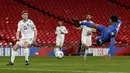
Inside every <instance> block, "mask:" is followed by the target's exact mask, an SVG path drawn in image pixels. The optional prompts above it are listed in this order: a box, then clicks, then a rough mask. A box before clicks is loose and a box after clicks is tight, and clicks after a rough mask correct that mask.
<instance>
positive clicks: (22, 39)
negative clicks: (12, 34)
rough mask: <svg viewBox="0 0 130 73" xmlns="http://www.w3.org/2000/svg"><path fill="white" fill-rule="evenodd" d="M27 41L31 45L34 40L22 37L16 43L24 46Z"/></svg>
mask: <svg viewBox="0 0 130 73" xmlns="http://www.w3.org/2000/svg"><path fill="white" fill-rule="evenodd" d="M25 42H28V43H29V44H30V45H31V44H32V42H33V38H28V39H25V38H21V39H20V41H17V42H16V44H18V45H19V46H21V47H23V46H24V43H25Z"/></svg>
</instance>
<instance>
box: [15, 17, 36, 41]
mask: <svg viewBox="0 0 130 73" xmlns="http://www.w3.org/2000/svg"><path fill="white" fill-rule="evenodd" d="M35 29H36V26H35V25H34V23H33V21H32V20H30V19H28V20H27V21H24V20H20V21H19V22H18V29H17V31H21V36H22V38H23V39H28V38H34V30H35Z"/></svg>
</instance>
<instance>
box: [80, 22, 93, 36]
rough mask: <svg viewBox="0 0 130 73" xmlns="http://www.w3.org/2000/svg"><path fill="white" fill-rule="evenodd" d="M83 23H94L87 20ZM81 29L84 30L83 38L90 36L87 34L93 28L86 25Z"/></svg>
mask: <svg viewBox="0 0 130 73" xmlns="http://www.w3.org/2000/svg"><path fill="white" fill-rule="evenodd" d="M81 22H89V23H93V22H92V21H87V20H84V21H81ZM81 28H82V36H88V35H87V32H89V31H91V30H92V28H90V27H87V26H85V25H81Z"/></svg>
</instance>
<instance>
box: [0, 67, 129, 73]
mask: <svg viewBox="0 0 130 73" xmlns="http://www.w3.org/2000/svg"><path fill="white" fill-rule="evenodd" d="M0 69H3V70H28V71H51V72H54V71H58V72H73V73H76V72H77V73H81V72H82V73H128V72H101V71H82V70H44V69H21V68H0Z"/></svg>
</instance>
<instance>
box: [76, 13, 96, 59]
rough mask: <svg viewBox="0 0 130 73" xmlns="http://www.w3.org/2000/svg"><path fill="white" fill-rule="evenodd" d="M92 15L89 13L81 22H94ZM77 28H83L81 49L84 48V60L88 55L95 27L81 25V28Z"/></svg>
mask: <svg viewBox="0 0 130 73" xmlns="http://www.w3.org/2000/svg"><path fill="white" fill-rule="evenodd" d="M91 18H92V16H91V15H89V14H88V15H87V17H86V20H83V21H80V22H79V24H80V23H82V22H89V23H93V22H92V21H91ZM76 29H82V34H81V43H82V45H81V48H82V49H81V50H82V54H84V60H86V55H87V54H88V49H89V47H90V46H91V45H92V32H95V31H96V30H95V29H92V28H89V27H87V26H84V25H81V26H80V27H79V28H76Z"/></svg>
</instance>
